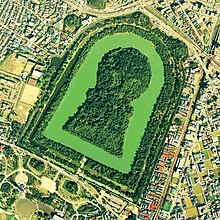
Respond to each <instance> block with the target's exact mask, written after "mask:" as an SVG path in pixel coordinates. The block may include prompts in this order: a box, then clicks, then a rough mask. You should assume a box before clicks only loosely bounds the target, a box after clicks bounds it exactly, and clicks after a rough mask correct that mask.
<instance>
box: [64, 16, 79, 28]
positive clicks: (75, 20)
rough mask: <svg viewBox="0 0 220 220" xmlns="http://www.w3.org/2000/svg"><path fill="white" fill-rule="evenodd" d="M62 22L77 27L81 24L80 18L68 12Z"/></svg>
mask: <svg viewBox="0 0 220 220" xmlns="http://www.w3.org/2000/svg"><path fill="white" fill-rule="evenodd" d="M64 24H65V26H67V27H70V28H73V29H78V28H79V27H80V25H81V19H80V17H78V16H77V15H75V14H70V15H67V16H66V17H65V18H64Z"/></svg>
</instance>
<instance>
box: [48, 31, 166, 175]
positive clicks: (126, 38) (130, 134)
mask: <svg viewBox="0 0 220 220" xmlns="http://www.w3.org/2000/svg"><path fill="white" fill-rule="evenodd" d="M118 47H122V48H126V47H133V48H136V49H138V50H139V51H140V52H141V53H143V54H144V55H146V56H147V57H148V59H149V62H150V66H151V72H152V77H151V81H150V85H149V88H148V89H147V90H146V91H145V92H144V93H143V94H142V95H141V97H140V98H139V99H137V100H135V101H134V102H133V103H132V106H133V107H134V113H133V116H132V118H131V119H130V122H129V127H128V129H127V132H126V135H125V142H124V143H125V144H124V146H123V151H124V153H123V157H122V158H118V157H116V156H113V155H111V154H109V153H107V152H106V151H104V150H102V149H100V148H98V147H96V146H94V145H92V144H90V143H88V142H86V141H83V140H81V139H80V138H78V137H76V136H73V135H71V134H70V133H68V132H67V131H64V130H63V129H62V126H63V125H64V124H65V122H66V121H67V119H68V117H69V116H71V115H74V114H75V112H76V111H77V108H78V107H79V106H80V105H81V104H82V103H83V102H84V101H85V99H86V94H85V93H86V91H87V90H88V89H89V88H94V86H95V84H96V73H97V68H98V63H99V62H100V60H101V58H102V56H103V55H104V54H105V53H106V52H108V51H109V50H112V49H114V48H118ZM163 82H164V77H163V63H162V61H161V58H160V56H159V55H158V54H157V52H156V50H155V47H154V45H153V44H151V43H150V42H149V41H147V40H145V39H143V38H141V37H140V36H138V35H136V34H132V33H124V34H114V35H109V36H106V37H104V38H103V39H101V40H99V41H98V42H97V43H96V44H95V45H94V46H93V47H92V48H91V50H90V51H89V52H88V54H87V56H86V59H85V60H84V62H83V64H82V65H81V67H80V69H79V71H78V72H77V76H76V77H75V78H74V79H73V80H72V81H71V84H70V86H69V88H68V90H67V93H66V95H65V97H64V98H63V100H62V101H61V103H60V105H59V107H58V109H57V110H56V112H55V114H54V116H53V118H52V120H51V121H50V122H49V124H48V126H47V127H46V129H45V131H44V135H45V136H46V137H47V138H49V139H51V140H53V141H56V142H58V143H62V144H63V145H65V146H68V147H71V148H73V149H75V150H76V151H78V152H81V153H82V154H84V155H86V156H88V157H90V158H92V159H94V160H96V161H98V162H100V163H102V164H105V165H107V166H110V167H112V168H114V169H117V170H119V171H121V172H124V173H126V172H129V171H130V165H131V163H132V161H133V158H134V155H135V152H136V150H137V148H138V146H139V144H140V140H141V137H142V136H143V133H144V129H145V128H146V125H147V122H148V120H149V117H150V115H151V112H152V109H153V106H154V104H155V103H156V98H157V97H158V95H159V93H160V90H161V88H162V85H163ZM70 103H71V104H70Z"/></svg>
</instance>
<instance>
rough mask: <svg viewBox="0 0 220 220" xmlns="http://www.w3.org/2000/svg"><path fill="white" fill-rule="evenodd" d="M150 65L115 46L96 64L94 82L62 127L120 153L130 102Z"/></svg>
mask: <svg viewBox="0 0 220 220" xmlns="http://www.w3.org/2000/svg"><path fill="white" fill-rule="evenodd" d="M150 76H151V73H150V65H149V62H148V59H147V57H146V56H145V55H143V54H142V53H140V52H139V50H137V49H134V48H116V49H114V50H111V51H109V52H108V53H106V54H105V55H104V56H103V58H102V60H101V62H100V63H99V64H98V72H97V82H96V86H95V88H93V89H89V90H88V91H87V93H86V100H85V102H84V103H83V104H82V105H81V106H80V107H79V108H78V111H77V112H76V113H75V115H74V116H72V117H69V119H68V121H67V122H66V124H65V126H64V127H63V128H64V129H65V130H67V131H69V132H70V133H72V134H74V135H76V136H78V137H80V138H81V139H83V140H86V141H88V142H90V143H92V144H94V145H96V146H98V147H100V148H102V149H104V150H106V151H107V152H109V153H111V154H113V155H116V156H122V154H123V143H124V136H125V132H126V129H127V128H128V124H129V119H130V117H131V116H132V113H133V107H132V106H131V102H132V101H134V100H135V99H137V98H139V97H140V95H141V94H142V93H143V92H144V91H145V90H146V89H147V87H148V85H149V81H150Z"/></svg>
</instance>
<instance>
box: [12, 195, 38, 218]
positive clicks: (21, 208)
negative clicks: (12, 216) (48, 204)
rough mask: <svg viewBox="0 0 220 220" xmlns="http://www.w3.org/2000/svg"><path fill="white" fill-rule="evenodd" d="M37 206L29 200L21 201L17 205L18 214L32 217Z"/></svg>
mask: <svg viewBox="0 0 220 220" xmlns="http://www.w3.org/2000/svg"><path fill="white" fill-rule="evenodd" d="M36 209H37V206H36V205H35V204H34V203H33V202H31V201H30V200H28V199H19V200H18V201H17V203H16V212H17V214H18V215H25V216H26V215H31V214H32V213H33V212H35V210H36Z"/></svg>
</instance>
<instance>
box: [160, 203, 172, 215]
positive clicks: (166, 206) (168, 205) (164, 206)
mask: <svg viewBox="0 0 220 220" xmlns="http://www.w3.org/2000/svg"><path fill="white" fill-rule="evenodd" d="M171 206H172V203H171V202H168V201H165V202H164V203H163V207H162V209H163V210H164V211H166V212H169V211H170V209H171Z"/></svg>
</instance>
